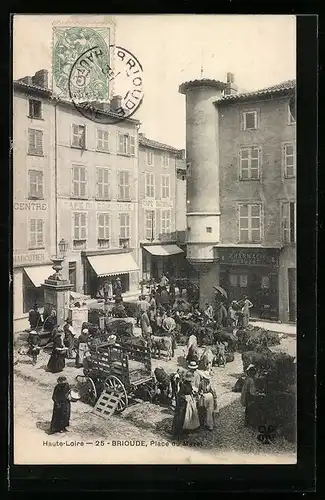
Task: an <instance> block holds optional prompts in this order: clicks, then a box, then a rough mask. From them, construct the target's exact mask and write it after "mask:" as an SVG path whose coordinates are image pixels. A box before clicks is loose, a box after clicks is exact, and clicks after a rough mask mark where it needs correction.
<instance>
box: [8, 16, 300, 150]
mask: <svg viewBox="0 0 325 500" xmlns="http://www.w3.org/2000/svg"><path fill="white" fill-rule="evenodd" d="M68 17H70V16H57V15H53V16H52V15H51V16H49V15H15V16H14V33H13V37H14V40H13V41H14V47H13V58H14V64H13V78H14V79H18V78H21V77H23V76H28V75H29V76H32V75H33V74H34V73H35V72H36V71H38V70H39V69H43V68H44V69H48V70H49V71H51V50H52V46H51V44H52V23H53V22H57V21H60V20H65V19H67V18H68ZM83 17H85V20H86V18H87V16H83ZM91 17H92V18H93V16H91ZM104 17H105V16H102V15H101V16H100V21H102V20H103V18H104ZM114 20H115V22H116V44H117V45H121V46H123V47H125V48H127V49H128V50H130V51H131V52H132V53H133V54H134V55H135V56H136V57H137V58H138V59H139V61H140V62H141V64H142V66H143V70H144V101H143V103H142V105H141V107H140V108H139V109H138V110H137V112H136V113H135V115H134V118H137V119H139V120H140V121H141V122H142V125H141V129H140V131H141V132H143V133H145V135H146V137H148V138H150V139H153V140H156V141H160V142H162V143H166V144H170V145H171V146H173V147H176V148H180V149H182V148H185V96H183V95H181V94H179V93H178V87H179V85H180V84H181V83H183V82H184V81H188V80H194V79H198V78H200V77H201V66H203V78H213V79H218V80H222V81H225V80H226V74H227V72H231V73H234V75H235V83H236V84H237V85H238V87H239V90H240V91H247V92H249V91H252V90H257V89H262V88H265V87H268V86H271V85H276V84H277V83H280V82H282V81H285V80H290V79H294V78H295V77H296V19H295V16H288V15H285V16H281V15H273V16H267V15H265V16H262V15H246V16H241V15H228V16H227V15H210V16H206V15H155V16H153V15H120V16H119V15H117V16H114Z"/></svg>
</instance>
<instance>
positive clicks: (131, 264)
mask: <svg viewBox="0 0 325 500" xmlns="http://www.w3.org/2000/svg"><path fill="white" fill-rule="evenodd" d="M87 259H88V262H89V264H90V265H91V267H92V268H93V270H94V271H95V273H96V274H97V276H98V277H101V276H116V275H118V274H126V273H130V272H131V271H138V270H139V266H138V265H137V263H136V262H135V260H134V259H133V257H132V255H131V254H130V253H118V254H111V255H94V256H92V257H87Z"/></svg>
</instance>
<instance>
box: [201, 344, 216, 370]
mask: <svg viewBox="0 0 325 500" xmlns="http://www.w3.org/2000/svg"><path fill="white" fill-rule="evenodd" d="M215 359H216V355H215V354H214V353H213V352H212V350H211V348H210V347H206V348H205V349H204V351H203V353H202V355H201V358H200V361H199V369H200V370H204V371H211V370H212V366H213V363H214V361H215Z"/></svg>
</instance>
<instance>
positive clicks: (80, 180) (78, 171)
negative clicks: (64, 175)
mask: <svg viewBox="0 0 325 500" xmlns="http://www.w3.org/2000/svg"><path fill="white" fill-rule="evenodd" d="M71 195H72V196H73V197H74V198H86V197H87V180H86V168H85V167H82V166H80V165H74V166H73V167H72V193H71Z"/></svg>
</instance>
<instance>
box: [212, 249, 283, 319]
mask: <svg viewBox="0 0 325 500" xmlns="http://www.w3.org/2000/svg"><path fill="white" fill-rule="evenodd" d="M217 252H218V256H219V262H220V285H221V286H222V288H224V289H225V290H226V291H227V294H228V298H229V300H230V301H231V300H237V301H238V300H240V299H242V298H243V297H244V296H245V295H247V297H248V298H249V300H250V301H251V302H252V303H253V307H252V309H251V315H252V316H254V317H257V318H261V319H262V318H264V319H270V320H278V318H279V307H278V304H279V285H278V282H279V249H277V248H235V249H234V248H222V249H221V248H217Z"/></svg>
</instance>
